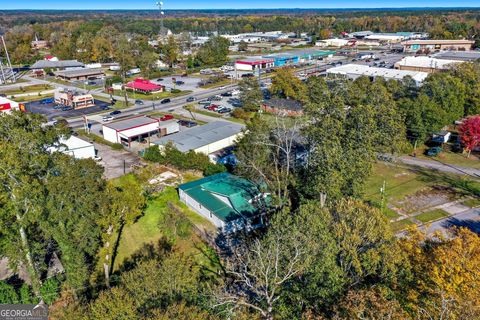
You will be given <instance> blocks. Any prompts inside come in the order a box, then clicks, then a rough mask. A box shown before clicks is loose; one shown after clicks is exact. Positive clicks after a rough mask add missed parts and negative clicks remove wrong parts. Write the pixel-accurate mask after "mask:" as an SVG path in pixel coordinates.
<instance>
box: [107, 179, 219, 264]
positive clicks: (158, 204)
mask: <svg viewBox="0 0 480 320" xmlns="http://www.w3.org/2000/svg"><path fill="white" fill-rule="evenodd" d="M169 202H170V203H172V204H173V205H175V206H176V207H178V208H180V209H181V210H182V212H183V214H184V215H185V217H186V218H187V219H188V220H189V221H190V222H191V223H194V224H196V225H200V226H205V227H206V228H207V229H209V230H212V229H213V225H211V224H210V222H208V221H207V220H205V219H203V218H202V217H201V216H200V215H198V214H196V213H195V212H192V211H190V209H188V208H187V207H186V206H185V205H184V204H183V203H181V202H180V201H179V199H178V195H177V191H176V189H175V188H173V187H167V188H166V189H165V190H164V191H162V192H161V193H159V194H157V195H156V196H155V197H153V198H151V199H149V200H148V204H147V208H146V210H145V214H144V215H143V216H142V217H141V218H140V219H138V221H137V222H135V223H134V224H132V225H129V226H126V227H125V228H124V230H123V233H122V237H121V239H120V245H119V247H118V254H117V257H116V260H115V267H114V269H117V268H118V267H119V266H120V265H121V264H122V262H123V261H124V260H125V259H126V258H128V257H130V256H131V255H132V254H133V253H135V252H136V251H138V250H140V249H141V248H142V247H143V246H144V245H145V244H149V243H150V244H156V243H157V242H158V241H159V240H160V239H161V238H162V236H164V235H165V234H164V232H162V229H164V228H165V224H166V220H167V219H168V218H167V216H168V214H169V213H170V212H171V211H172V210H171V209H170V208H169V207H168V203H169ZM190 233H191V234H190V235H189V236H186V237H184V238H182V237H180V238H179V239H178V240H177V242H176V243H175V245H176V246H177V247H179V248H181V251H183V252H186V253H197V249H196V248H195V243H194V241H192V238H194V237H195V236H194V235H193V232H192V230H191V227H190Z"/></svg>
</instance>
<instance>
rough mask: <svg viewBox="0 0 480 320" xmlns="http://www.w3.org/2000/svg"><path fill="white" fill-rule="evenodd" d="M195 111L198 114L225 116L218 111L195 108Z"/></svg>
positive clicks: (215, 116)
mask: <svg viewBox="0 0 480 320" xmlns="http://www.w3.org/2000/svg"><path fill="white" fill-rule="evenodd" d="M193 112H194V113H198V114H203V115H204V116H209V117H214V118H223V116H222V115H221V114H220V113H216V112H211V111H206V110H201V109H195V110H194V111H193Z"/></svg>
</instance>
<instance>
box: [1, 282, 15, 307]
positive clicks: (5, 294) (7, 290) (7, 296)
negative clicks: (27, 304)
mask: <svg viewBox="0 0 480 320" xmlns="http://www.w3.org/2000/svg"><path fill="white" fill-rule="evenodd" d="M0 303H1V304H7V303H19V298H18V295H17V292H16V291H15V288H14V287H13V286H12V285H9V284H8V283H6V282H5V281H0Z"/></svg>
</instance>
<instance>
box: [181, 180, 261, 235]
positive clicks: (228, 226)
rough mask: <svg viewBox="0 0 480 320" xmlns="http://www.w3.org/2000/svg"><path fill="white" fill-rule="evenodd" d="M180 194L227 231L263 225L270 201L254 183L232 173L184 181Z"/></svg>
mask: <svg viewBox="0 0 480 320" xmlns="http://www.w3.org/2000/svg"><path fill="white" fill-rule="evenodd" d="M178 193H179V197H180V201H182V202H183V203H185V204H186V205H187V206H188V207H189V208H191V209H192V210H194V211H195V212H197V213H198V214H200V215H201V216H202V217H204V218H206V219H207V220H209V221H210V222H211V223H213V225H215V226H216V227H217V228H218V229H219V230H221V231H222V232H224V233H234V232H237V231H242V230H246V231H249V230H252V229H255V228H257V227H260V226H262V225H263V214H264V212H265V208H266V207H267V206H268V204H269V202H270V197H269V196H268V195H267V194H264V193H261V192H260V191H259V189H258V188H257V186H255V185H254V184H253V183H252V182H250V181H248V180H246V179H243V178H240V177H237V176H234V175H231V174H229V173H219V174H216V175H212V176H209V177H206V178H203V179H200V180H196V181H192V182H188V183H185V184H181V185H180V186H179V187H178Z"/></svg>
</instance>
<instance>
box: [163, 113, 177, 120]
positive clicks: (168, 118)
mask: <svg viewBox="0 0 480 320" xmlns="http://www.w3.org/2000/svg"><path fill="white" fill-rule="evenodd" d="M172 119H175V117H174V116H172V115H171V114H166V115H164V116H163V117H161V118H160V121H167V120H172Z"/></svg>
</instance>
